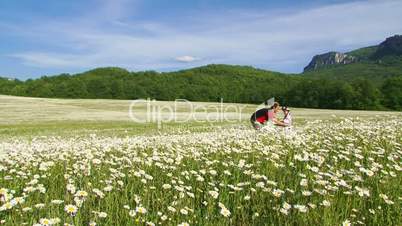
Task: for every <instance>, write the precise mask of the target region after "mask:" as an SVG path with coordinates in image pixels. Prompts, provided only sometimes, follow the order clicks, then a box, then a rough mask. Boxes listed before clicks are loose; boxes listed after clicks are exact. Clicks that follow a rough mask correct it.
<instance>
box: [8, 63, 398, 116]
mask: <svg viewBox="0 0 402 226" xmlns="http://www.w3.org/2000/svg"><path fill="white" fill-rule="evenodd" d="M0 93H1V94H7V95H16V96H30V97H50V98H102V99H140V98H152V99H157V100H175V99H187V100H190V101H208V102H215V101H220V99H221V98H223V100H224V102H236V103H262V102H263V101H265V100H266V99H268V98H270V97H275V98H276V99H277V100H278V101H280V102H281V103H282V104H286V105H289V106H292V107H307V108H328V109H362V110H363V109H364V110H385V109H389V110H401V109H402V76H392V77H389V78H386V79H384V80H383V81H382V82H381V84H378V83H373V82H372V81H371V80H369V79H364V78H356V79H348V80H335V79H329V78H312V77H308V76H303V75H289V74H281V73H277V72H270V71H265V70H259V69H255V68H252V67H245V66H231V65H208V66H204V67H199V68H193V69H190V70H182V71H177V72H166V73H158V72H154V71H146V72H129V71H127V70H124V69H121V68H98V69H94V70H91V71H87V72H84V73H81V74H76V75H69V74H61V75H57V76H50V77H48V76H43V77H41V78H39V79H29V80H26V81H19V80H9V79H0Z"/></svg>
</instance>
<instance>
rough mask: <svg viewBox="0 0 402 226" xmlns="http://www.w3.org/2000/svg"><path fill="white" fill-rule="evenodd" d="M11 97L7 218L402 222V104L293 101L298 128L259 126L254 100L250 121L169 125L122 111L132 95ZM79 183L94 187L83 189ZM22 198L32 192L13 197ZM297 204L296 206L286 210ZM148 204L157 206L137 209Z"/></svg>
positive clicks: (2, 209)
mask: <svg viewBox="0 0 402 226" xmlns="http://www.w3.org/2000/svg"><path fill="white" fill-rule="evenodd" d="M0 100H2V101H3V102H2V103H7V104H5V105H1V106H2V109H0V112H1V113H0V114H1V115H0V118H1V125H0V134H1V135H0V137H1V139H0V152H3V155H0V196H1V198H2V199H1V201H0V220H3V221H4V222H2V224H3V225H33V224H35V223H38V222H39V221H40V219H42V220H43V219H45V218H46V219H52V218H53V220H56V221H60V223H59V225H62V224H63V223H68V224H74V225H89V223H90V222H96V223H97V225H121V226H124V225H145V224H151V223H152V224H156V225H158V224H162V225H179V224H181V223H184V222H185V223H188V224H190V225H211V226H212V225H214V226H215V225H289V226H290V225H328V226H330V225H331V226H332V225H342V224H343V223H346V221H350V222H352V223H353V225H359V224H365V225H399V224H400V222H401V220H402V219H401V216H402V214H401V205H400V204H401V200H402V197H401V194H402V189H401V186H400V184H401V183H402V177H401V170H400V169H401V167H402V165H401V161H400V160H401V157H402V149H401V148H402V130H400V128H401V126H402V123H401V122H402V120H401V119H402V115H401V113H400V112H378V111H332V110H315V109H292V113H293V117H294V118H295V119H296V122H295V128H294V129H293V130H291V131H287V130H285V131H284V130H282V129H278V128H276V129H274V128H271V129H267V130H264V131H258V132H257V131H254V130H253V129H251V128H250V125H249V123H248V121H247V118H248V117H249V113H251V112H252V110H253V109H254V108H255V106H252V105H247V106H245V107H244V108H245V109H246V112H247V114H246V115H245V116H244V118H243V120H241V121H240V122H218V123H211V124H210V123H205V122H195V121H189V122H187V123H166V124H165V123H162V126H161V127H160V128H158V125H157V124H156V123H148V124H139V123H133V122H131V121H130V120H129V118H128V116H126V118H124V117H118V118H116V117H117V116H119V115H120V116H122V115H124V114H125V111H126V110H125V109H127V108H128V107H127V106H126V105H127V104H128V103H129V102H128V101H108V100H61V99H36V98H16V97H9V96H0ZM171 104H172V103H171V102H158V105H159V106H167V105H171ZM196 104H197V106H216V105H217V104H216V103H196ZM4 106H6V107H4ZM226 106H227V105H226ZM47 109H49V110H50V111H46V110H47ZM208 109H212V108H208ZM181 110H182V111H184V110H185V109H184V108H181ZM27 112H30V114H26V113H27ZM89 113H94V114H89ZM232 113H233V112H232ZM46 116H47V117H46ZM199 116H200V117H201V116H204V117H206V114H205V115H202V114H201V115H199ZM230 116H231V117H232V118H237V117H238V115H236V114H231V115H230ZM10 119H13V120H12V121H11V120H10ZM303 179H305V180H307V181H308V183H306V184H305V183H301V182H302V180H303ZM168 185H169V186H168ZM71 187H74V188H75V191H72V190H71V189H68V188H71ZM96 189H99V190H101V191H102V194H103V195H99V191H96ZM109 189H110V191H109ZM361 189H362V190H361ZM79 190H81V191H85V192H86V193H87V195H86V196H85V197H81V198H77V197H78V194H79V192H78V191H79ZM212 191H215V192H216V193H217V197H214V196H213V193H214V192H212ZM361 191H368V192H361ZM306 192H310V193H311V194H310V195H307V194H306ZM384 195H386V197H385V196H384ZM16 197H21V199H22V200H24V202H21V203H17V204H15V205H14V204H13V205H11V203H15V202H16V200H18V198H17V199H15V198H16ZM54 200H62V203H61V204H54ZM327 202H328V203H329V205H328V206H325V205H323V204H327ZM38 204H39V205H44V206H43V207H42V208H39V207H38ZM68 204H73V205H74V206H76V207H77V208H78V211H77V213H76V214H75V215H74V216H72V215H70V214H68V213H66V211H65V210H64V208H65V206H66V205H68ZM287 204H289V205H291V208H290V209H287V210H286V211H284V209H283V208H284V206H286V205H287ZM7 205H11V206H12V207H11V208H7ZM139 207H143V208H145V209H146V210H147V212H146V213H140V212H139V211H135V210H136V209H137V210H138V208H139ZM281 208H282V210H281ZM173 209H174V210H175V211H172V210H173ZM222 210H227V211H229V212H230V215H228V216H224V215H223V214H222ZM304 210H305V211H306V212H305V211H304ZM130 211H131V213H135V216H130V214H129V213H130ZM99 212H102V213H106V214H107V216H106V217H105V218H101V217H100V216H99ZM56 225H57V224H56Z"/></svg>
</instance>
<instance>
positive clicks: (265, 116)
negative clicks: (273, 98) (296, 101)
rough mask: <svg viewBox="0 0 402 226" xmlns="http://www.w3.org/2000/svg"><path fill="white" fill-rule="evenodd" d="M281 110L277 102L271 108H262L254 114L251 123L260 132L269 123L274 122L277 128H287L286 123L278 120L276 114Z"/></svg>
mask: <svg viewBox="0 0 402 226" xmlns="http://www.w3.org/2000/svg"><path fill="white" fill-rule="evenodd" d="M279 110H280V106H279V103H278V102H275V103H274V104H273V105H272V106H271V107H270V108H262V109H259V110H257V111H256V112H254V113H253V115H251V118H250V122H251V124H252V125H253V127H254V129H257V130H259V129H261V128H262V126H264V125H266V124H267V123H268V122H272V123H273V124H274V125H277V126H286V125H285V123H283V122H281V121H279V120H277V119H276V113H277V112H278V111H279Z"/></svg>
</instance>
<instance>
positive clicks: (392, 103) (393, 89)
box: [381, 76, 402, 110]
mask: <svg viewBox="0 0 402 226" xmlns="http://www.w3.org/2000/svg"><path fill="white" fill-rule="evenodd" d="M381 90H382V93H383V95H384V98H383V103H384V105H385V106H386V107H388V108H390V109H395V110H402V76H398V77H392V78H388V79H387V80H385V82H384V85H383V86H382V88H381Z"/></svg>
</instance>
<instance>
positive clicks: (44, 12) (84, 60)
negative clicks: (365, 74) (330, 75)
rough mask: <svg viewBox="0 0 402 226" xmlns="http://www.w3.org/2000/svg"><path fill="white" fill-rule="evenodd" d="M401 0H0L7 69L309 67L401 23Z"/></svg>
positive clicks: (16, 72)
mask: <svg viewBox="0 0 402 226" xmlns="http://www.w3.org/2000/svg"><path fill="white" fill-rule="evenodd" d="M400 12H402V1H398V0H378V1H375V0H368V1H340V0H320V1H318V0H310V1H307V0H295V1H291V0H282V1H267V0H264V1H263V0H247V1H246V0H244V1H240V0H202V1H201V0H193V1H191V0H187V1H173V0H172V1H167V0H57V1H54V0H41V1H37V0H19V1H16V0H1V1H0V31H1V32H0V76H6V77H15V78H19V79H27V78H36V77H40V76H42V75H54V74H59V73H64V72H66V73H76V72H82V71H85V70H88V69H91V68H95V67H105V66H119V67H124V68H127V69H129V70H132V71H138V70H157V71H171V70H177V69H183V68H190V67H195V66H200V65H205V64H210V63H225V64H241V65H252V66H255V67H259V68H264V69H269V70H275V71H281V72H301V71H302V69H303V67H304V66H305V65H306V64H307V63H308V62H309V60H310V59H311V57H312V56H313V55H315V54H318V53H322V52H327V51H331V50H335V51H348V50H352V49H354V48H358V47H364V46H368V45H373V44H377V43H379V42H381V41H382V40H384V39H385V38H386V37H388V36H391V35H394V34H401V33H402V24H401V23H400V21H402V13H400Z"/></svg>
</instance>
